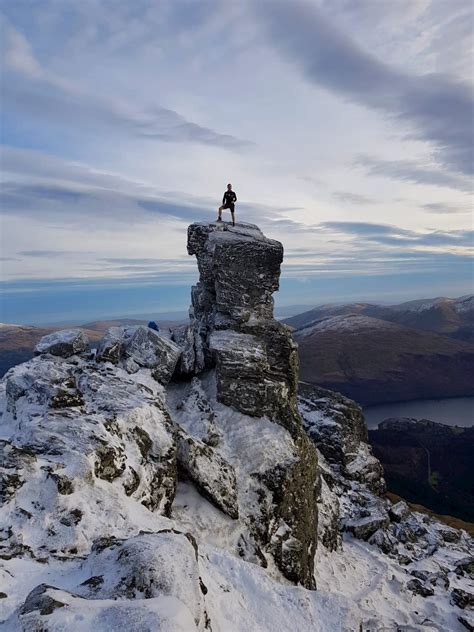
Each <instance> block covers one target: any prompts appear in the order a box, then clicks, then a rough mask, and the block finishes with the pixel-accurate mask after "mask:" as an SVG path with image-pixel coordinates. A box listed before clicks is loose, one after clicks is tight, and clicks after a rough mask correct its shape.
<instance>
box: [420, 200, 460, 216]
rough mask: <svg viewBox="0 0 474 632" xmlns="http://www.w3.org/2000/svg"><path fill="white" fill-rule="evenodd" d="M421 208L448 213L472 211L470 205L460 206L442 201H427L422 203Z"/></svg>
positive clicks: (432, 211)
mask: <svg viewBox="0 0 474 632" xmlns="http://www.w3.org/2000/svg"><path fill="white" fill-rule="evenodd" d="M421 208H422V209H423V210H424V211H427V212H428V213H439V214H445V215H446V214H450V213H453V214H455V213H472V207H471V208H469V207H468V206H465V207H461V206H459V205H453V204H446V203H443V202H428V203H426V204H422V205H421Z"/></svg>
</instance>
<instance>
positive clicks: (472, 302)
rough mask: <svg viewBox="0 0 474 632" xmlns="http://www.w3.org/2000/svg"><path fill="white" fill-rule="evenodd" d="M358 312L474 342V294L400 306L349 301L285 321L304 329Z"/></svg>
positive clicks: (411, 302)
mask: <svg viewBox="0 0 474 632" xmlns="http://www.w3.org/2000/svg"><path fill="white" fill-rule="evenodd" d="M349 314H357V315H360V316H370V317H372V318H378V319H380V320H384V321H388V322H392V323H397V324H399V325H405V326H406V327H413V328H414V329H421V330H423V331H434V332H436V333H441V334H445V335H449V336H451V337H453V338H458V339H460V340H466V341H471V342H474V295H468V296H462V297H460V298H454V299H451V298H444V297H440V298H431V299H420V300H416V301H409V302H407V303H400V304H398V305H377V304H372V303H347V304H343V305H331V304H330V305H320V306H318V307H315V308H314V309H311V310H309V311H307V312H303V313H302V314H298V315H297V316H293V317H291V318H286V319H285V322H286V323H287V324H288V325H290V326H291V327H294V328H295V329H301V328H302V327H307V326H308V325H310V324H314V323H316V322H318V321H320V320H322V319H323V318H327V317H329V316H342V315H349Z"/></svg>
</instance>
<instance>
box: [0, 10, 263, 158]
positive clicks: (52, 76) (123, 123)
mask: <svg viewBox="0 0 474 632" xmlns="http://www.w3.org/2000/svg"><path fill="white" fill-rule="evenodd" d="M3 22H4V24H3V29H2V30H3V31H4V37H3V40H2V41H3V45H2V51H1V52H2V53H3V58H4V69H3V71H4V74H5V76H4V80H3V82H2V101H3V104H4V107H7V108H11V109H13V110H17V111H18V110H19V111H21V112H23V113H24V114H26V115H34V116H35V117H36V118H37V119H43V120H46V121H48V122H49V123H50V124H53V125H60V126H61V125H62V126H64V125H66V126H68V127H70V131H74V129H75V128H77V126H81V128H82V132H83V133H87V134H90V135H94V134H96V133H97V130H98V129H101V130H102V133H107V132H109V133H111V132H113V133H115V134H119V135H121V136H123V135H129V136H134V137H136V138H143V139H149V140H161V141H166V142H175V143H183V142H186V143H199V144H204V145H212V146H216V147H220V148H222V149H227V150H231V151H235V150H241V149H245V148H248V147H250V146H252V145H253V143H252V142H250V141H248V140H243V139H240V138H237V137H236V136H234V135H232V134H227V133H222V132H219V131H217V130H214V129H212V128H210V127H207V126H204V125H200V124H199V123H197V122H196V121H192V120H189V119H187V118H186V117H185V116H183V115H182V114H180V113H179V112H176V111H175V110H173V109H171V108H167V107H164V106H163V105H161V104H158V103H150V104H149V105H148V106H146V107H145V108H141V109H139V108H135V107H133V106H132V105H130V104H129V103H127V102H125V101H123V100H119V99H118V98H112V97H106V96H102V95H97V94H94V93H92V92H90V91H89V90H87V89H86V88H84V87H82V86H81V84H80V83H79V82H73V81H71V80H69V79H65V78H63V77H62V76H60V75H58V74H56V73H54V72H52V71H50V70H49V69H48V68H46V67H44V66H43V65H42V64H41V63H40V62H39V61H38V59H36V57H35V55H34V52H33V50H32V47H31V45H30V43H29V42H28V41H27V40H26V38H25V37H24V36H23V35H22V34H21V33H19V32H18V31H17V30H16V29H14V28H13V27H12V26H11V25H10V24H8V22H7V21H6V20H5V19H3Z"/></svg>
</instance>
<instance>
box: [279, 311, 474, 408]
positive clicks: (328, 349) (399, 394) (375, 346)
mask: <svg viewBox="0 0 474 632" xmlns="http://www.w3.org/2000/svg"><path fill="white" fill-rule="evenodd" d="M321 309H322V308H321ZM326 309H327V308H326ZM334 309H336V308H334ZM337 309H338V310H342V309H343V308H342V307H339V308H337ZM315 312H316V310H312V313H313V314H314V313H315ZM290 320H293V321H294V320H295V319H290ZM308 320H310V319H308ZM293 336H294V338H295V340H296V341H297V343H298V345H299V357H300V376H301V379H302V380H304V381H306V382H310V383H312V384H318V385H320V386H323V387H325V388H329V389H332V390H336V391H339V392H341V393H343V394H344V395H346V396H348V397H351V398H352V399H355V400H356V401H358V402H360V403H362V404H365V405H368V404H376V403H383V402H391V401H405V400H411V399H423V398H430V397H456V396H468V395H474V385H473V382H472V377H471V376H472V375H473V374H474V344H471V343H469V342H465V341H462V340H454V339H452V338H450V337H448V336H446V335H441V334H438V333H434V332H432V331H422V330H419V329H414V328H412V327H406V326H403V325H399V324H397V323H393V322H388V321H385V320H381V319H379V318H373V317H369V316H365V315H360V314H359V315H355V314H341V315H337V316H330V317H326V318H321V319H319V320H313V322H312V324H310V325H308V326H306V327H303V328H301V329H297V330H295V331H294V332H293Z"/></svg>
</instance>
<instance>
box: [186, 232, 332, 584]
mask: <svg viewBox="0 0 474 632" xmlns="http://www.w3.org/2000/svg"><path fill="white" fill-rule="evenodd" d="M188 252H189V254H191V255H196V258H197V262H198V267H199V273H200V278H199V283H198V284H197V285H196V286H194V287H193V288H192V307H191V310H190V313H191V324H190V331H191V332H192V333H191V335H189V334H187V335H186V336H185V337H186V339H187V340H192V341H193V350H194V364H193V371H194V373H201V372H203V371H206V370H207V371H210V370H211V371H213V372H215V383H216V400H217V402H219V403H221V404H223V405H225V406H228V407H231V408H232V409H235V410H237V411H239V412H240V413H242V414H243V415H246V416H248V417H255V418H258V419H261V418H265V419H268V420H269V421H271V422H273V423H275V424H278V425H279V426H282V428H284V429H286V430H287V431H288V433H289V435H290V436H289V437H287V438H286V439H285V443H287V444H288V448H289V450H290V453H291V454H289V456H288V458H286V460H285V461H283V462H276V463H275V464H273V465H272V466H271V467H268V468H267V469H266V470H265V471H260V470H255V471H251V472H250V476H251V477H252V479H253V486H254V487H255V489H256V493H257V494H260V495H262V497H265V498H267V500H266V503H267V504H268V503H269V506H268V507H267V508H266V509H265V511H261V510H260V509H259V512H258V513H259V514H260V516H259V519H258V520H257V521H256V520H255V516H252V517H251V522H252V524H253V528H252V535H253V538H254V539H255V540H256V541H257V542H258V543H259V546H263V547H264V549H267V550H271V551H272V552H273V557H274V559H275V561H276V563H277V565H278V567H279V568H280V570H281V571H282V572H283V573H284V574H285V575H286V576H287V577H288V578H289V579H291V580H293V581H296V582H298V583H302V584H303V585H304V586H307V587H308V588H311V587H314V579H313V570H314V569H313V562H312V560H313V559H314V551H315V547H316V540H315V533H316V529H317V505H316V499H317V496H318V493H319V484H320V483H319V473H318V469H317V460H316V451H315V450H314V447H313V446H312V445H311V443H310V441H308V438H307V436H306V434H305V433H304V431H303V428H302V423H301V418H300V416H299V413H298V407H297V383H298V355H297V347H296V345H295V343H294V342H293V340H292V338H291V335H290V331H289V329H288V328H287V327H286V326H285V325H282V324H281V323H279V322H277V321H276V320H275V319H274V318H273V297H272V294H273V292H274V291H275V290H277V289H278V284H279V277H280V264H281V262H282V260H283V247H282V245H281V244H280V243H279V242H277V241H273V240H271V239H268V238H266V237H265V236H264V235H263V234H262V233H261V231H260V230H259V228H258V227H257V226H254V225H252V224H240V225H239V226H238V228H232V227H229V226H227V225H220V224H192V225H191V226H190V227H189V228H188ZM188 354H189V349H188ZM190 364H192V363H188V366H189V365H190ZM217 417H218V415H217ZM255 423H256V424H257V425H256V430H257V429H258V424H259V421H257V420H256V422H255ZM257 432H258V430H257ZM281 436H282V437H284V436H285V434H284V433H281ZM260 449H261V452H262V454H261V457H260V458H258V456H257V455H256V458H257V460H258V461H260V462H261V463H265V462H266V460H267V459H266V457H265V455H264V453H265V452H266V447H265V446H264V445H261V448H260ZM262 504H263V503H262Z"/></svg>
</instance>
